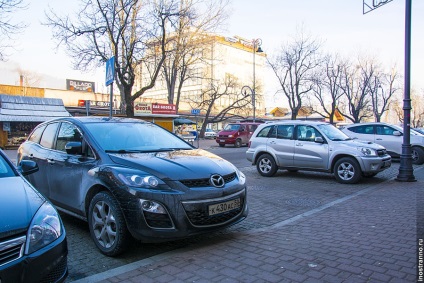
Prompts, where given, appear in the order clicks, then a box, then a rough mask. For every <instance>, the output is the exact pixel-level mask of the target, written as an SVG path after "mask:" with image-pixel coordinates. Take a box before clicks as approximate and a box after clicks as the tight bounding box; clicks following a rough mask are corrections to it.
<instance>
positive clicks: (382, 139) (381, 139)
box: [375, 139, 383, 141]
mask: <svg viewBox="0 0 424 283" xmlns="http://www.w3.org/2000/svg"><path fill="white" fill-rule="evenodd" d="M375 140H376V141H382V140H383V139H375Z"/></svg>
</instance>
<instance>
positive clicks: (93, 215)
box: [88, 192, 131, 256]
mask: <svg viewBox="0 0 424 283" xmlns="http://www.w3.org/2000/svg"><path fill="white" fill-rule="evenodd" d="M88 224H89V228H90V234H91V237H92V239H93V241H94V243H95V244H96V246H97V248H98V249H99V250H100V251H101V252H102V253H103V254H105V255H107V256H117V255H119V254H121V253H123V252H124V251H125V250H126V249H127V248H128V246H129V243H130V239H131V236H130V233H129V232H128V229H127V226H126V224H125V219H124V216H123V214H122V212H121V209H120V207H119V204H118V201H117V200H116V199H115V198H114V197H113V196H112V195H111V194H110V193H108V192H100V193H98V194H96V195H95V196H94V197H93V199H92V200H91V202H90V207H89V210H88Z"/></svg>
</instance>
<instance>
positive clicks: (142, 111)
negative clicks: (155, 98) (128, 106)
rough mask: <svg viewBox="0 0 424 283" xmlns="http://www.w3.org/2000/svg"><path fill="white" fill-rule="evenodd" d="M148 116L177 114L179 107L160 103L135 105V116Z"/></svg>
mask: <svg viewBox="0 0 424 283" xmlns="http://www.w3.org/2000/svg"><path fill="white" fill-rule="evenodd" d="M146 114H177V107H176V106H175V105H174V104H160V103H137V104H136V105H134V115H135V116H137V115H146Z"/></svg>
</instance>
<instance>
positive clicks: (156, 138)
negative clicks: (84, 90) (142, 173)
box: [87, 122, 193, 153]
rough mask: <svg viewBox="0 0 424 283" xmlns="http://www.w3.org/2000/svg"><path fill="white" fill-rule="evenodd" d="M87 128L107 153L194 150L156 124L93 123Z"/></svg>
mask: <svg viewBox="0 0 424 283" xmlns="http://www.w3.org/2000/svg"><path fill="white" fill-rule="evenodd" d="M87 128H88V129H89V131H90V132H91V134H92V135H93V137H94V139H95V140H96V141H97V142H98V143H99V145H100V146H101V147H102V148H103V150H105V151H106V152H118V153H126V152H156V151H169V150H177V149H192V148H193V147H191V146H190V145H189V144H187V143H186V142H184V141H183V140H181V139H179V138H177V137H176V136H174V135H173V134H172V133H170V132H168V131H167V130H164V129H162V128H161V127H159V126H157V125H155V124H148V123H137V122H129V123H91V124H87Z"/></svg>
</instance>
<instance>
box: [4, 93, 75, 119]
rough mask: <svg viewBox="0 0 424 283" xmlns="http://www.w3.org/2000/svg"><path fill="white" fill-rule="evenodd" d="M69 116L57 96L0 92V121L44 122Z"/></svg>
mask: <svg viewBox="0 0 424 283" xmlns="http://www.w3.org/2000/svg"><path fill="white" fill-rule="evenodd" d="M69 116H71V114H69V112H68V111H66V109H65V106H64V105H63V101H62V99H59V98H41V97H29V96H15V95H6V94H0V122H44V121H47V120H50V119H53V118H58V117H69Z"/></svg>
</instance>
